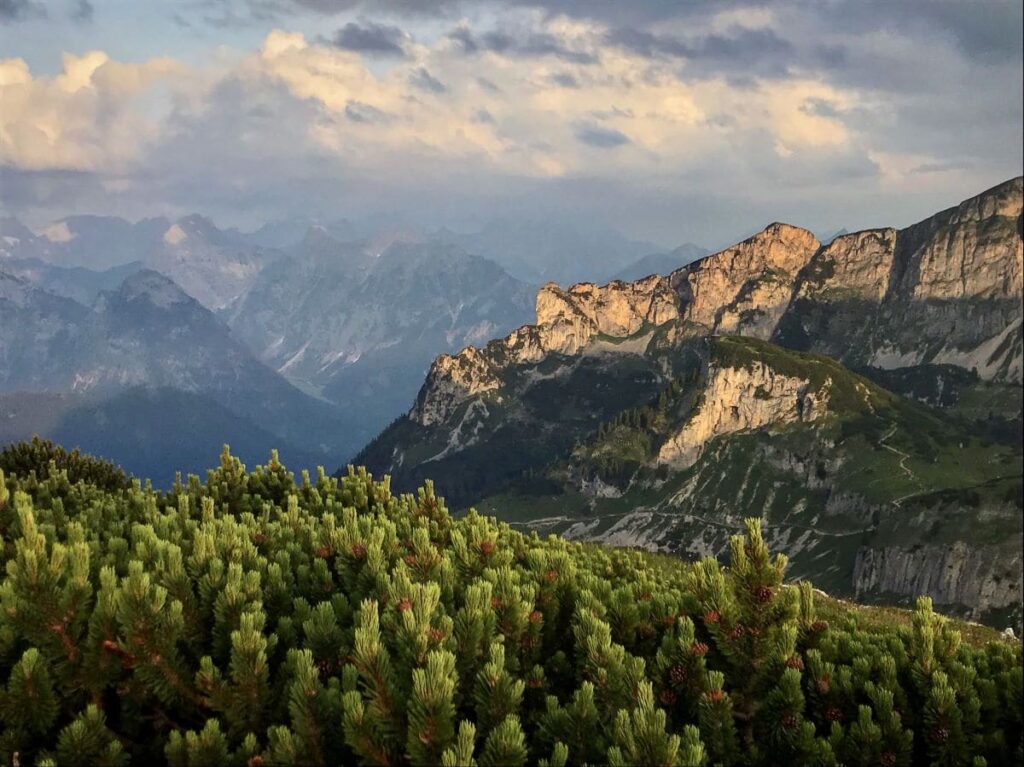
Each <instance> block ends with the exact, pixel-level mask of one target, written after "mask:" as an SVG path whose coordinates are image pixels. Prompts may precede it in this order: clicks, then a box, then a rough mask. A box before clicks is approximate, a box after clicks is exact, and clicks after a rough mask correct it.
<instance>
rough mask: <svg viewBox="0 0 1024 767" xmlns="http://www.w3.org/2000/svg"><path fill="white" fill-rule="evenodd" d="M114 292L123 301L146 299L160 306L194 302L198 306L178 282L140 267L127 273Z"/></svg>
mask: <svg viewBox="0 0 1024 767" xmlns="http://www.w3.org/2000/svg"><path fill="white" fill-rule="evenodd" d="M115 293H116V295H117V297H118V298H119V299H121V300H123V301H126V302H133V301H139V300H146V301H148V302H149V303H151V304H153V305H154V306H158V307H160V308H168V307H171V306H176V305H180V304H196V305H197V306H198V302H196V300H195V299H194V298H192V297H191V296H190V295H189V294H188V293H186V292H185V291H184V290H182V289H181V287H179V285H178V283H176V282H175V281H174V280H172V279H170V278H169V277H167V276H165V275H163V274H161V273H160V272H156V271H153V270H152V269H140V270H139V271H137V272H135V273H134V274H131V275H129V276H128V277H127V278H125V280H124V282H122V283H121V286H120V287H119V288H118V289H117V290H116V291H115Z"/></svg>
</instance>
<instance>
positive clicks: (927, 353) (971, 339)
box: [773, 178, 1024, 383]
mask: <svg viewBox="0 0 1024 767" xmlns="http://www.w3.org/2000/svg"><path fill="white" fill-rule="evenodd" d="M1021 209H1022V179H1021V178H1016V179H1012V180H1010V181H1007V182H1006V183H1004V184H1000V185H999V186H997V187H994V188H993V189H990V190H988V191H987V192H984V193H982V194H980V195H978V196H977V197H973V198H971V199H969V200H965V201H964V202H963V203H961V204H960V205H959V206H957V207H955V208H950V209H948V210H945V211H942V212H941V213H937V214H936V215H934V216H932V217H930V218H927V219H925V220H924V221H921V222H920V223H918V224H914V225H913V226H910V227H907V228H906V229H902V230H899V231H897V230H894V229H874V230H868V231H864V232H857V233H854V234H848V235H843V236H841V237H837V238H836V239H835V240H833V241H832V243H831V244H830V245H828V246H827V247H825V248H822V249H821V250H820V251H819V252H818V253H817V254H815V256H814V258H813V259H811V261H810V263H809V264H808V265H807V267H806V268H805V269H804V270H803V271H802V272H801V274H800V276H799V279H798V284H797V288H796V292H795V295H794V300H793V301H792V303H791V304H790V305H789V307H788V308H787V310H786V313H785V315H784V316H783V317H782V319H781V320H780V322H779V325H778V327H777V329H776V331H775V333H774V335H773V339H774V340H775V341H777V342H778V343H781V344H783V345H785V346H790V347H792V348H798V349H806V350H813V351H818V352H821V353H824V354H828V355H830V356H833V357H836V358H838V359H841V360H843V361H844V362H845V363H847V364H850V365H854V366H871V367H877V368H883V369H895V368H900V367H909V366H914V365H921V364H929V363H935V364H942V363H945V364H952V365H957V366H959V367H963V368H965V369H976V370H977V372H978V374H979V375H980V376H981V377H982V378H984V379H988V380H995V381H1006V382H1013V383H1020V382H1021V380H1022V372H1024V371H1022V367H1024V362H1022V361H1024V343H1022V340H1021V334H1020V323H1021V317H1022V314H1024V311H1022V308H1021V293H1022V287H1021V285H1022V262H1024V241H1022V239H1021Z"/></svg>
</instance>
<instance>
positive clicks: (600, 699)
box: [0, 440, 1024, 767]
mask: <svg viewBox="0 0 1024 767" xmlns="http://www.w3.org/2000/svg"><path fill="white" fill-rule="evenodd" d="M0 467H2V469H0V471H2V473H0V535H2V541H3V549H2V552H0V556H2V559H3V565H4V570H5V575H4V577H3V581H2V585H0V678H2V679H3V680H4V683H3V688H2V692H0V724H2V729H0V762H2V763H4V764H33V765H75V764H96V765H126V764H130V763H134V764H154V763H167V764H170V765H175V766H176V767H177V766H180V767H216V766H219V765H238V766H239V767H243V766H244V767H257V766H258V765H341V764H366V765H379V766H381V767H383V766H385V765H396V766H397V765H445V766H446V767H466V766H469V765H480V766H481V767H492V766H493V767H496V766H497V765H504V766H509V767H522V766H524V765H534V764H536V765H547V766H549V767H550V766H553V765H567V764H580V765H583V764H594V765H597V764H609V765H661V766H663V767H669V766H670V765H677V766H679V767H701V765H783V764H785V765H823V766H824V765H884V766H885V767H888V766H890V765H892V766H895V765H960V764H965V765H972V767H981V766H982V765H992V766H993V767H994V766H995V765H1008V764H1014V763H1019V762H1020V761H1021V759H1022V756H1024V755H1022V750H1021V736H1022V726H1024V723H1022V716H1021V707H1020V705H1019V704H1020V700H1021V695H1022V676H1021V663H1022V655H1021V645H1020V643H1019V642H1017V641H1014V640H1007V639H1003V638H1000V637H999V636H998V635H997V634H996V632H994V631H992V630H987V629H983V628H981V627H977V626H974V627H968V626H967V625H966V624H961V623H958V622H956V621H952V620H950V619H947V618H945V617H943V616H941V615H939V614H937V613H936V612H934V611H933V609H932V603H931V600H930V599H928V598H922V599H920V600H919V601H918V603H917V606H916V609H914V610H913V612H902V611H892V610H890V611H884V610H878V611H871V610H867V611H865V610H863V609H859V608H856V607H855V606H853V605H849V604H846V603H842V602H838V601H836V600H832V599H828V598H824V597H823V595H821V594H820V592H816V590H815V589H814V588H813V586H812V584H811V583H810V582H808V581H800V582H791V581H789V580H788V579H787V578H786V569H787V558H786V556H785V554H784V553H778V552H771V551H770V550H769V548H768V546H767V545H766V543H765V540H764V537H763V536H762V532H761V524H760V521H759V520H758V519H757V518H751V519H748V520H747V521H746V526H745V531H744V532H743V533H741V534H737V535H734V536H733V537H732V538H731V540H730V554H729V557H728V562H727V564H725V565H723V564H720V563H719V562H718V561H716V560H715V559H713V558H707V559H704V560H701V561H699V562H694V563H686V562H683V561H681V560H679V559H677V558H674V557H668V556H664V555H658V554H649V553H645V552H642V551H637V550H630V549H620V548H611V547H602V546H597V545H593V544H587V543H580V542H570V541H567V540H565V539H562V538H559V537H557V536H554V535H551V536H547V537H543V538H542V537H540V536H539V535H537V534H536V533H531V534H529V535H527V534H524V533H521V532H518V531H516V530H514V529H513V528H511V527H510V526H509V525H508V524H505V523H502V522H499V521H497V520H496V519H494V518H491V517H485V516H481V515H480V514H478V513H476V512H475V511H472V510H471V511H470V512H469V513H468V514H465V515H462V516H455V515H453V514H451V513H450V512H449V510H448V509H447V507H446V505H445V502H444V500H443V499H442V497H441V496H439V495H438V494H437V493H436V492H435V488H434V487H433V485H432V484H431V483H429V482H428V483H426V484H425V485H424V487H422V488H420V489H419V491H418V492H417V493H416V494H403V495H394V494H393V493H392V492H391V489H390V485H389V481H388V479H387V478H385V479H384V480H383V481H381V480H376V479H374V478H373V477H372V476H370V475H369V474H367V473H366V471H365V470H364V469H356V468H352V467H349V469H348V470H347V471H346V472H345V473H343V474H342V475H341V476H340V477H337V478H336V477H331V476H328V475H327V474H325V473H324V472H323V471H320V472H319V473H318V474H317V476H316V477H315V478H313V477H311V476H310V475H309V473H308V472H303V474H302V476H301V478H299V479H296V478H295V477H294V475H293V474H292V473H290V472H289V471H288V470H287V469H286V468H285V467H284V466H283V465H282V463H281V462H280V460H279V458H278V456H277V454H276V453H275V454H273V455H271V457H270V460H269V461H268V462H267V463H266V464H265V465H260V466H257V467H255V468H254V469H253V470H252V471H249V470H247V468H246V467H245V466H244V465H243V464H242V463H241V462H240V461H239V460H238V459H237V458H235V457H233V456H232V455H231V454H230V453H229V451H228V449H227V448H226V447H225V449H224V451H223V453H222V455H221V460H220V465H219V466H218V467H217V468H216V469H214V470H210V471H209V472H208V473H207V476H206V480H205V481H201V480H200V479H199V478H198V477H197V476H195V475H191V476H189V477H188V478H187V480H185V481H181V480H179V481H176V482H175V484H174V486H173V487H172V488H171V489H170V490H169V491H167V492H160V491H157V490H154V489H153V487H152V486H151V485H150V484H149V483H146V484H145V485H144V484H142V483H141V482H140V481H139V480H137V479H130V478H128V477H127V476H126V475H125V474H124V473H123V472H121V471H120V470H118V469H117V468H115V467H114V466H113V465H112V464H110V463H108V462H104V461H102V460H99V459H95V458H92V457H89V456H85V455H82V454H79V453H77V452H75V451H72V452H67V451H65V450H64V449H62V448H60V447H57V446H54V445H52V444H51V443H47V442H44V441H41V440H36V441H34V442H32V443H22V444H18V445H14V446H11V447H8V448H6V449H5V450H4V451H3V452H2V453H0ZM965 630H966V632H967V633H964V632H965Z"/></svg>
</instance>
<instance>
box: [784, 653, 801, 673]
mask: <svg viewBox="0 0 1024 767" xmlns="http://www.w3.org/2000/svg"><path fill="white" fill-rule="evenodd" d="M786 667H787V668H795V669H796V670H797V671H803V670H804V659H803V658H801V657H800V656H799V655H793V656H792V657H789V658H786Z"/></svg>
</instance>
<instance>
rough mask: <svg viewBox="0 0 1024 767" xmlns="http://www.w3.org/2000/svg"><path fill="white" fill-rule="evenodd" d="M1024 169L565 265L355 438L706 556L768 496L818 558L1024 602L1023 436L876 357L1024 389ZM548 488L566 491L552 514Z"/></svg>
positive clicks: (940, 598) (398, 477)
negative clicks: (888, 219)
mask: <svg viewBox="0 0 1024 767" xmlns="http://www.w3.org/2000/svg"><path fill="white" fill-rule="evenodd" d="M1020 191H1021V180H1020V179H1016V180H1013V181H1011V182H1008V183H1007V184H1003V185H1001V186H1000V187H997V188H996V189H994V190H990V191H989V192H986V193H984V194H982V195H980V196H979V197H977V198H974V199H972V200H968V201H966V202H965V203H963V204H961V205H960V206H958V207H957V208H953V209H950V210H948V211H944V212H942V213H939V214H937V215H936V216H933V217H931V218H929V219H927V220H925V221H923V222H921V223H920V224H917V225H915V226H912V227H909V228H907V229H903V230H897V229H893V228H887V229H877V230H870V231H863V232H856V233H853V234H844V235H841V236H838V237H836V238H835V239H833V240H832V241H830V242H829V243H828V244H827V245H821V244H820V243H819V242H818V241H817V240H816V239H815V238H814V236H813V235H812V234H811V233H810V232H807V231H806V230H803V229H799V228H797V227H792V226H787V225H784V224H772V225H771V226H769V227H768V228H766V229H765V230H764V231H763V232H761V233H759V234H757V235H755V236H754V237H751V238H750V239H748V240H746V241H744V242H742V243H739V244H738V245H736V246H734V247H732V248H729V249H727V250H724V251H722V252H721V253H717V254H714V255H711V256H708V257H706V258H704V259H702V260H701V261H699V262H696V263H693V264H690V265H688V266H686V267H683V268H681V269H678V270H676V271H674V272H672V273H671V274H669V275H665V276H659V275H652V276H650V277H647V278H644V279H643V280H639V281H635V282H611V283H608V284H607V285H604V286H598V285H594V284H591V283H583V284H579V285H575V286H572V287H570V288H567V289H563V288H559V287H558V286H556V285H554V284H548V285H545V286H544V287H543V288H542V289H541V291H540V293H539V294H538V297H537V304H536V322H535V324H532V325H526V326H523V327H521V328H518V329H517V330H515V331H513V332H512V333H510V334H509V335H508V336H506V337H505V338H502V339H499V340H495V341H491V342H490V343H488V344H487V345H485V346H483V347H467V348H466V349H463V350H462V351H461V352H459V353H458V354H454V355H443V356H441V357H439V358H438V359H437V360H436V361H435V362H434V365H433V367H432V368H431V370H430V373H429V375H428V377H427V381H426V383H425V384H424V386H423V387H422V389H421V390H420V393H419V397H418V398H417V400H416V404H415V406H414V407H413V409H412V410H411V411H410V413H409V417H408V418H406V419H402V420H400V421H399V422H397V423H396V424H395V425H393V426H392V427H391V428H389V429H388V430H387V431H385V432H384V433H383V434H382V435H381V436H380V437H379V438H378V439H377V440H375V441H374V443H372V444H371V445H370V446H369V447H368V448H367V450H366V451H364V453H363V454H361V455H360V456H359V457H358V458H357V460H359V461H361V462H363V461H365V462H366V463H367V464H368V465H369V466H370V467H371V469H372V470H373V471H376V472H389V473H393V474H394V479H395V482H396V485H402V483H403V482H406V483H407V484H406V486H407V487H412V486H414V485H415V483H416V482H417V481H420V480H421V479H422V478H425V477H432V478H434V479H436V480H437V481H438V482H439V483H440V485H441V486H442V487H446V488H454V491H453V490H449V491H448V492H449V493H450V494H451V495H452V496H453V497H454V498H456V499H457V500H455V503H456V504H460V505H461V504H465V505H468V504H471V503H477V502H480V503H482V504H483V505H484V508H488V509H489V510H491V511H494V512H496V513H498V514H499V515H501V514H504V513H507V514H509V515H510V516H512V515H514V516H513V518H515V519H518V520H524V519H527V520H530V521H529V522H528V523H524V524H527V525H529V526H533V527H536V528H537V529H539V530H542V531H545V532H546V531H552V532H561V533H564V534H567V535H570V536H573V537H580V538H589V539H597V540H602V541H605V542H608V543H612V544H621V545H639V546H644V547H647V548H654V549H660V550H666V551H673V552H677V553H680V554H685V555H687V556H703V555H707V554H714V555H717V554H720V553H723V552H724V551H726V549H727V546H728V538H729V534H730V533H731V532H734V531H735V530H736V529H738V527H739V524H740V520H741V518H742V517H743V516H746V515H749V514H758V515H760V516H761V517H762V518H763V519H764V520H765V525H766V529H767V530H769V534H770V535H771V536H773V538H772V540H773V541H774V543H775V544H777V545H779V546H781V547H784V548H785V549H786V550H787V551H791V552H793V554H794V556H793V560H792V564H793V569H792V574H793V575H794V577H810V578H812V579H813V580H814V581H815V583H818V584H821V585H822V586H824V587H825V588H827V589H829V590H831V591H836V592H837V593H842V594H853V593H858V594H859V595H860V596H861V598H865V599H866V598H878V599H891V598H892V596H893V595H898V596H902V597H906V598H910V597H911V596H912V595H916V594H917V593H928V594H931V595H932V596H933V597H934V598H935V599H936V602H937V603H938V604H941V605H945V606H946V607H947V608H948V609H950V610H954V611H958V612H961V613H963V612H970V613H971V614H973V615H981V614H985V615H986V616H991V615H1007V614H1013V615H1019V612H1020V599H1019V592H1020V584H1019V580H1020V579H1019V578H1018V579H1017V580H1014V579H1013V578H1010V577H1009V576H1007V575H1006V574H1005V572H1004V571H1006V570H1007V567H1008V565H1009V564H1011V563H1012V562H1013V561H1016V560H1013V555H1012V552H1011V553H1007V551H1004V549H1003V548H1002V547H1001V546H1002V544H1003V543H1005V542H1006V541H1009V542H1010V543H1012V544H1013V545H1014V546H1016V548H1017V550H1019V548H1020V541H1021V537H1022V530H1021V524H1020V520H1019V517H1020V508H1021V500H1020V496H1021V485H1020V483H1021V477H1020V475H1021V471H1022V458H1021V451H1020V445H1019V440H1016V439H1015V440H1013V441H1007V439H1006V433H1007V431H1008V430H1007V429H1002V431H997V430H988V427H987V426H984V425H983V424H981V422H980V421H979V422H977V423H972V425H971V426H970V427H968V426H967V425H966V424H967V421H966V420H964V418H966V417H967V416H965V415H964V413H961V415H960V416H957V417H953V416H950V415H949V414H948V413H944V412H942V411H939V410H932V409H930V408H927V407H925V406H923V405H921V404H918V403H915V402H913V401H911V400H908V399H903V398H901V397H899V396H897V395H896V394H894V393H892V392H891V391H887V390H885V389H883V388H880V386H879V385H877V383H873V382H872V379H876V381H877V380H882V379H885V380H891V381H898V380H902V379H903V378H906V379H907V381H908V382H909V384H912V385H911V386H910V387H909V388H910V389H913V387H914V386H916V385H917V384H920V383H922V382H924V383H927V384H928V386H925V387H924V388H925V389H928V388H929V387H930V388H932V389H935V388H937V389H939V390H941V391H939V392H938V394H939V395H943V394H944V393H945V392H944V383H943V382H944V381H947V380H948V381H950V382H957V381H959V383H958V384H957V385H958V386H959V390H962V391H967V390H968V389H970V387H972V386H975V385H977V387H979V388H978V389H977V391H975V390H973V389H972V390H971V391H973V392H974V395H978V394H980V395H983V396H981V397H980V398H979V397H977V396H976V397H975V399H978V402H980V403H981V404H978V405H977V408H976V409H980V410H979V412H980V411H984V412H987V413H988V414H989V420H990V421H991V420H992V416H991V412H992V408H993V407H994V406H995V405H994V404H993V403H994V402H996V401H997V399H998V398H999V397H1009V396H1011V395H1012V394H1013V393H1014V392H1016V394H1017V395H1018V397H1017V399H1019V389H1018V388H1017V384H1012V382H1019V380H1020V368H1021V357H1022V346H1021V312H1022V310H1021V305H1020V299H1021V284H1020V283H1021V234H1020V216H1021V212H1020V211H1021V204H1020ZM804 352H812V353H810V354H808V353H804ZM838 360H842V361H843V362H845V363H846V365H844V364H843V363H842V362H840V361H838ZM847 365H849V366H851V367H853V366H856V367H857V368H859V369H860V370H861V371H862V372H863V373H864V376H865V377H862V376H861V375H856V374H854V373H853V372H851V370H850V369H849V368H848V367H847ZM879 368H891V369H893V370H898V371H901V372H900V373H899V375H897V374H896V373H895V372H885V371H881V370H879ZM972 368H973V369H975V370H976V371H977V373H978V375H979V376H981V377H982V378H984V379H989V381H990V382H1002V383H984V382H982V383H979V382H978V378H977V377H976V376H975V375H974V374H973V373H972V372H971V369H972ZM951 370H952V371H954V373H955V374H954V373H949V372H948V371H951ZM883 373H884V374H883ZM961 379H962V380H961ZM936 382H937V383H936ZM1008 382H1009V383H1008ZM1011 384H1012V385H1011ZM986 387H987V388H986ZM919 388H920V387H919ZM949 394H950V396H949V397H946V398H944V397H943V396H936V397H934V398H932V399H933V400H934V401H935V402H936V403H938V404H941V405H942V406H943V407H956V406H958V405H957V399H958V396H959V395H957V394H956V393H955V392H950V393H949ZM974 395H972V396H974ZM947 400H948V401H947ZM973 406H974V405H972V407H973ZM999 407H1002V406H1001V405H999ZM1017 407H1018V411H1017V412H1019V406H1017ZM964 412H966V411H964ZM1000 412H1002V411H1000ZM970 417H971V418H975V417H976V416H970ZM983 417H984V416H982V418H983ZM1004 425H1005V424H1004ZM982 433H984V435H985V438H984V439H982V438H980V437H979V435H980V434H982ZM466 435H471V438H467V437H466ZM538 492H541V493H546V492H550V493H552V494H554V495H555V496H556V498H557V502H556V503H554V504H553V506H554V507H555V508H559V509H560V510H561V512H560V513H558V514H557V515H554V516H550V517H543V518H540V519H532V518H531V517H530V516H529V515H530V514H531V512H532V510H533V508H534V506H535V504H536V496H537V493H538ZM517 493H521V494H522V498H521V499H519V500H517V495H516V494H517ZM1015 520H1016V521H1015ZM920 552H925V553H923V554H922V553H920ZM1014 584H1016V585H1014ZM1000 611H1002V612H1000Z"/></svg>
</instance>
